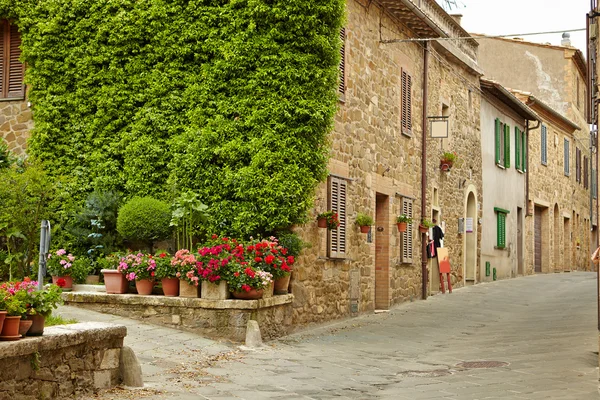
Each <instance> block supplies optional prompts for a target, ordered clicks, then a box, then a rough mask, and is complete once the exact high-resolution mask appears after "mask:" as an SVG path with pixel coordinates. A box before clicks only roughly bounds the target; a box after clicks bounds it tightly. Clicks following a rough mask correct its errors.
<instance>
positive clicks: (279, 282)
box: [273, 272, 292, 294]
mask: <svg viewBox="0 0 600 400" xmlns="http://www.w3.org/2000/svg"><path fill="white" fill-rule="evenodd" d="M291 277H292V274H291V272H290V273H289V274H287V275H286V276H284V277H282V278H277V279H275V282H273V287H274V290H273V293H275V294H288V287H289V286H290V278H291Z"/></svg>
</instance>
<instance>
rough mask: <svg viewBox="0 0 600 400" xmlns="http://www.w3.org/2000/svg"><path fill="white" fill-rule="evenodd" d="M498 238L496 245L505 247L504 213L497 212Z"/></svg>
mask: <svg viewBox="0 0 600 400" xmlns="http://www.w3.org/2000/svg"><path fill="white" fill-rule="evenodd" d="M497 228H498V232H497V233H498V240H497V243H496V245H497V247H499V248H501V249H503V248H505V247H506V214H505V213H503V212H498V226H497Z"/></svg>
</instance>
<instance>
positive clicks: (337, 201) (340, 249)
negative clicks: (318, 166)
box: [327, 176, 348, 258]
mask: <svg viewBox="0 0 600 400" xmlns="http://www.w3.org/2000/svg"><path fill="white" fill-rule="evenodd" d="M347 193H348V182H347V181H346V180H344V179H340V178H336V177H333V176H330V177H329V196H328V197H329V198H328V203H329V207H328V208H329V209H330V210H331V211H333V212H335V213H337V215H338V219H339V220H340V226H338V227H337V229H330V230H329V235H328V246H327V247H328V250H329V257H331V258H346V254H347V249H346V226H347V218H346V195H347Z"/></svg>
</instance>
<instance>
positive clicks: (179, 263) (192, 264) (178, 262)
mask: <svg viewBox="0 0 600 400" xmlns="http://www.w3.org/2000/svg"><path fill="white" fill-rule="evenodd" d="M171 266H173V267H175V268H176V269H177V272H176V273H175V276H176V277H177V278H179V279H183V280H185V281H187V282H188V283H189V284H191V285H194V286H198V280H199V279H200V278H199V277H198V270H197V269H196V256H195V255H193V254H192V253H190V251H189V250H188V249H181V250H178V251H177V252H176V253H175V255H174V256H173V258H171Z"/></svg>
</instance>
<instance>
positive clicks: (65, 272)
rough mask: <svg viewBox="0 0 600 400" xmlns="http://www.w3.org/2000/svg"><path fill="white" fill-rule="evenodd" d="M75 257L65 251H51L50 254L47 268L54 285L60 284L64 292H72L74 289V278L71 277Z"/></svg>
mask: <svg viewBox="0 0 600 400" xmlns="http://www.w3.org/2000/svg"><path fill="white" fill-rule="evenodd" d="M74 261H75V256H74V255H73V254H71V253H67V251H66V250H65V249H58V250H56V251H51V252H50V253H49V254H48V260H47V266H48V273H49V274H50V276H52V283H54V284H58V283H59V280H60V286H61V287H62V288H63V290H71V288H72V287H73V278H72V277H71V273H72V268H73V262H74Z"/></svg>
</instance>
